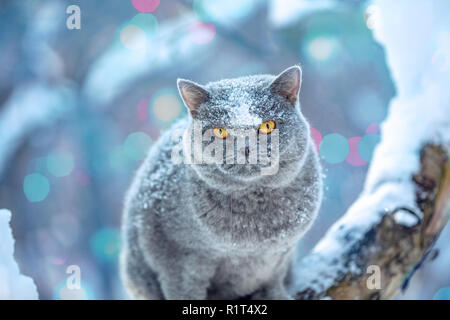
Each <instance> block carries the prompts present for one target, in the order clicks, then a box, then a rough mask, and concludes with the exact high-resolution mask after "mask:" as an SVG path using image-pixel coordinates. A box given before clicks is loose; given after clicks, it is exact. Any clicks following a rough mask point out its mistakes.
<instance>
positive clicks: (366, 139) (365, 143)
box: [358, 133, 380, 162]
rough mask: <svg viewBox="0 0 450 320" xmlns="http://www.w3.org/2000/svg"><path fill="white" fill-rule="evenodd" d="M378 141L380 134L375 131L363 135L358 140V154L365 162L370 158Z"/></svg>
mask: <svg viewBox="0 0 450 320" xmlns="http://www.w3.org/2000/svg"><path fill="white" fill-rule="evenodd" d="M378 142H380V135H379V134H377V133H370V134H366V135H364V136H363V137H362V138H361V140H360V141H359V142H358V153H359V156H360V157H361V158H362V159H364V160H365V161H367V162H370V160H371V159H372V155H373V151H374V150H375V147H376V145H377V144H378Z"/></svg>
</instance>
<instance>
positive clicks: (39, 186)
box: [23, 173, 50, 202]
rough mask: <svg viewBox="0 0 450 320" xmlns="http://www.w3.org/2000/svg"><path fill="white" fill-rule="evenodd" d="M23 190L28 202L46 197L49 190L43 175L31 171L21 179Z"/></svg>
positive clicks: (38, 200)
mask: <svg viewBox="0 0 450 320" xmlns="http://www.w3.org/2000/svg"><path fill="white" fill-rule="evenodd" d="M23 192H24V193H25V196H26V197H27V199H28V201H30V202H40V201H43V200H44V199H45V198H47V196H48V194H49V192H50V183H49V181H48V179H47V177H45V176H44V175H42V174H40V173H32V174H29V175H27V176H26V177H25V179H24V181H23Z"/></svg>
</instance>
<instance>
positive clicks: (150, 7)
mask: <svg viewBox="0 0 450 320" xmlns="http://www.w3.org/2000/svg"><path fill="white" fill-rule="evenodd" d="M131 3H132V4H133V7H135V8H136V10H138V11H140V12H143V13H149V12H153V11H155V10H156V8H158V6H159V0H132V1H131Z"/></svg>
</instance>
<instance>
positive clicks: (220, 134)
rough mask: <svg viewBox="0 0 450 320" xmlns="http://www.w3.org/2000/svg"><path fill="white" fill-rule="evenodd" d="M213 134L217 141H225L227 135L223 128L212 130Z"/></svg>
mask: <svg viewBox="0 0 450 320" xmlns="http://www.w3.org/2000/svg"><path fill="white" fill-rule="evenodd" d="M213 133H214V135H215V136H216V137H217V138H219V139H225V138H226V137H227V135H228V132H227V129H224V128H214V129H213Z"/></svg>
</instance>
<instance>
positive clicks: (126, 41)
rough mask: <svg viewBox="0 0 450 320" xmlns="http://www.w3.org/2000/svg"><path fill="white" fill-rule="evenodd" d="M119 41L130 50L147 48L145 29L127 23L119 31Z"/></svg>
mask: <svg viewBox="0 0 450 320" xmlns="http://www.w3.org/2000/svg"><path fill="white" fill-rule="evenodd" d="M120 41H121V42H122V44H123V45H124V46H125V47H126V48H127V49H130V50H133V51H141V50H145V49H146V48H147V36H146V34H145V31H144V30H142V29H141V28H139V27H138V26H134V25H128V26H125V27H124V28H123V29H122V31H120Z"/></svg>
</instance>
